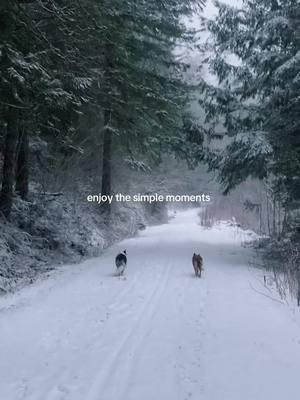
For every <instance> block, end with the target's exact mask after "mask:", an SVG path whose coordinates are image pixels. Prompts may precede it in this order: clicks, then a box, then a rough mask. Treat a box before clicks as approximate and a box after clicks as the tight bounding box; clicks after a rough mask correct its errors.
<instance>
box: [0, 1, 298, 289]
mask: <svg viewBox="0 0 300 400" xmlns="http://www.w3.org/2000/svg"><path fill="white" fill-rule="evenodd" d="M227 3H228V2H227ZM206 6H207V4H206V1H205V0H185V1H184V2H183V1H178V0H161V1H157V0H147V1H145V0H140V1H139V0H109V1H107V0H85V1H80V0H76V1H74V0H72V1H70V0H60V1H58V0H2V1H1V3H0V168H1V173H0V181H1V192H0V215H1V217H0V291H3V292H4V293H5V292H6V291H8V290H11V289H14V288H15V287H16V286H17V285H18V282H19V281H22V282H23V280H24V279H25V280H26V282H32V280H34V279H35V277H36V275H37V274H38V273H40V271H48V270H49V269H50V268H51V264H53V263H54V262H55V263H65V262H67V261H68V262H70V261H72V262H73V261H76V260H78V259H80V258H81V257H87V256H92V255H95V254H98V251H99V250H102V249H103V248H105V247H107V246H109V245H110V244H111V243H113V242H115V241H117V240H120V239H122V238H124V237H127V236H130V235H133V234H134V233H135V232H136V231H137V230H138V229H140V228H143V227H144V226H145V225H147V224H149V223H155V222H157V221H162V220H164V218H166V216H165V211H166V210H165V209H164V207H163V206H162V205H159V204H156V205H155V204H154V205H153V204H152V205H148V206H146V205H143V206H141V205H134V204H130V205H125V204H124V205H122V204H110V203H109V202H106V203H105V204H103V205H101V206H99V205H97V204H88V202H87V201H86V198H87V196H88V195H90V194H92V195H93V194H95V193H100V192H101V193H102V195H106V196H109V195H112V194H113V193H116V192H125V193H129V194H134V193H136V192H137V191H138V192H139V193H142V194H144V195H149V194H155V193H162V194H182V195H183V194H186V193H188V194H195V195H197V194H199V190H200V189H201V193H202V192H203V191H205V190H206V192H207V193H208V194H210V195H211V197H212V199H213V201H212V203H211V204H210V205H208V206H207V207H206V208H205V212H204V214H203V221H204V223H206V224H210V223H211V221H213V220H218V219H224V218H227V217H228V218H229V219H231V218H235V219H236V220H237V221H238V222H239V223H241V224H242V225H243V226H244V228H245V229H246V228H249V224H248V222H247V221H244V219H243V216H244V215H245V213H249V215H252V216H253V219H254V220H255V229H254V230H256V231H257V233H258V234H260V235H261V239H260V240H258V243H256V247H257V249H259V251H260V254H262V259H263V261H262V262H263V263H264V265H265V266H267V267H268V268H270V269H274V270H276V271H277V272H279V273H280V274H283V275H284V279H285V280H287V282H288V287H289V289H290V291H291V292H292V293H294V294H295V295H296V294H297V293H298V292H299V290H300V289H299V288H300V118H299V117H300V97H299V89H300V4H299V1H298V0H285V1H284V2H282V1H281V0H262V1H259V2H258V1H256V0H243V1H241V2H236V4H234V5H232V4H226V3H222V2H219V1H216V2H215V5H214V7H215V10H216V14H215V15H216V16H215V18H213V19H211V18H207V17H205V15H204V14H203V10H205V7H206ZM245 188H246V189H245ZM254 192H259V193H260V195H259V196H258V197H255V196H254V197H253V196H251V194H253V193H254ZM241 193H248V194H249V193H250V195H249V196H244V198H243V200H242V202H241V200H240V197H239V194H241ZM237 194H238V195H237ZM227 199H231V200H229V201H228V200H227ZM227 201H228V203H226V202H227ZM232 201H233V202H235V203H234V204H235V205H236V207H234V210H230V211H228V208H227V210H224V209H223V206H222V205H223V204H225V205H226V204H227V205H228V204H229V203H230V202H232ZM224 208H226V207H225V206H224ZM228 213H229V214H228ZM227 214H228V215H227ZM250 227H251V228H253V226H250Z"/></svg>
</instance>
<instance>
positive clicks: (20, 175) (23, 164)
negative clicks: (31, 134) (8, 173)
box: [16, 129, 29, 200]
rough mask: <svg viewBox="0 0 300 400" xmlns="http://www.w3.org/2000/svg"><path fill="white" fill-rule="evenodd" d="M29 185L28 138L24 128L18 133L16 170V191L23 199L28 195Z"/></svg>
mask: <svg viewBox="0 0 300 400" xmlns="http://www.w3.org/2000/svg"><path fill="white" fill-rule="evenodd" d="M28 185H29V138H28V133H27V131H26V129H24V130H23V132H22V133H21V135H20V141H19V153H18V160H17V170H16V192H18V193H19V195H20V196H21V198H22V199H23V200H26V199H27V197H28Z"/></svg>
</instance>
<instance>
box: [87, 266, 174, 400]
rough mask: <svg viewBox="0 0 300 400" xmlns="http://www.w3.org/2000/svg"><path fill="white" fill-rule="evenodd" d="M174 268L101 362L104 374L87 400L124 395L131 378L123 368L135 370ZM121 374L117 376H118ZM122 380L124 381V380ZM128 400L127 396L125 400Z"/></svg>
mask: <svg viewBox="0 0 300 400" xmlns="http://www.w3.org/2000/svg"><path fill="white" fill-rule="evenodd" d="M170 268H171V266H170V265H168V267H167V268H165V269H164V271H163V273H162V274H160V275H158V276H157V280H156V285H155V288H154V290H153V291H152V293H151V294H150V296H149V297H148V299H147V302H146V303H145V304H144V306H143V307H142V308H141V310H140V312H139V314H138V317H137V318H136V320H135V322H134V324H133V325H132V326H131V329H130V330H129V331H128V332H127V334H126V336H125V337H124V339H123V340H122V341H121V342H120V343H119V345H118V346H117V347H116V349H115V351H114V353H113V354H112V356H111V358H110V359H109V360H101V362H102V366H105V369H104V371H101V372H100V373H99V374H98V375H97V376H96V380H95V382H94V384H93V385H92V387H91V389H90V391H89V393H88V395H87V396H86V399H87V400H99V399H100V398H101V400H115V399H118V398H122V397H118V396H119V395H121V396H122V395H123V396H124V392H123V390H124V388H125V387H126V385H127V381H128V379H129V376H130V372H129V373H128V372H127V373H125V374H124V375H123V376H125V378H122V375H121V376H120V375H119V374H120V368H121V369H122V370H125V371H128V370H131V369H132V354H133V353H135V352H136V351H137V350H138V348H139V347H140V346H141V344H142V343H143V340H144V339H145V337H146V335H147V326H149V323H150V322H151V320H152V318H153V316H154V314H155V311H156V310H157V307H158V305H159V302H160V299H161V296H162V294H163V292H164V289H165V287H166V285H167V282H168V280H169V275H170ZM116 371H117V373H116ZM120 379H123V381H122V380H121V381H120ZM112 387H114V388H116V389H117V391H118V393H114V392H111V390H112ZM123 398H124V397H123Z"/></svg>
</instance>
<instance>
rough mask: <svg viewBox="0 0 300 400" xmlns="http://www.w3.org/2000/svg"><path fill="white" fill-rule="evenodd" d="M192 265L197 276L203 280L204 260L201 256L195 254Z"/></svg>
mask: <svg viewBox="0 0 300 400" xmlns="http://www.w3.org/2000/svg"><path fill="white" fill-rule="evenodd" d="M192 263H193V267H194V270H195V275H196V276H199V278H201V272H202V271H203V258H202V257H201V256H200V254H196V253H194V254H193V258H192Z"/></svg>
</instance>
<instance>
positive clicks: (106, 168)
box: [101, 110, 112, 213]
mask: <svg viewBox="0 0 300 400" xmlns="http://www.w3.org/2000/svg"><path fill="white" fill-rule="evenodd" d="M110 118H111V111H110V110H105V111H104V135H103V153H102V188H101V194H102V195H110V194H111V151H112V137H111V131H110V129H109V123H110ZM103 207H104V210H105V211H106V212H107V213H110V204H109V203H108V202H106V203H104V204H103Z"/></svg>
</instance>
